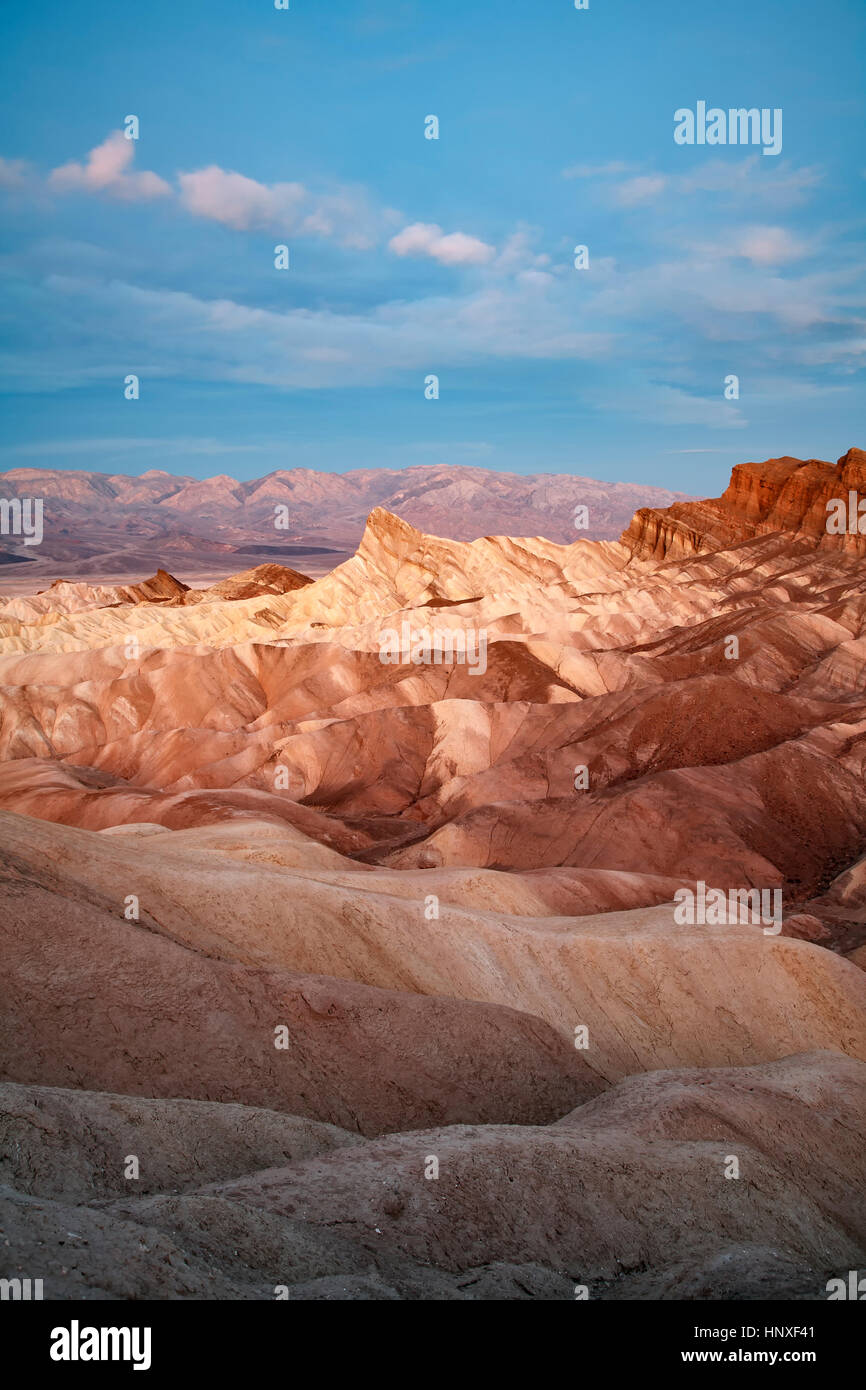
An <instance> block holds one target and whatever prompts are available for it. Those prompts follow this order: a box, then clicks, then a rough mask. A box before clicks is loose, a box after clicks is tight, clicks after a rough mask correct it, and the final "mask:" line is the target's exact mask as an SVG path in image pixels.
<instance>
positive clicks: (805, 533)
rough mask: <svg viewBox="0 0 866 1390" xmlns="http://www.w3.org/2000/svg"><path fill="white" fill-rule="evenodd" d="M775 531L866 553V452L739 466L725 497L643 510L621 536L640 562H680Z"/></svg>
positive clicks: (832, 547)
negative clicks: (827, 459)
mask: <svg viewBox="0 0 866 1390" xmlns="http://www.w3.org/2000/svg"><path fill="white" fill-rule="evenodd" d="M852 494H853V497H854V501H853V504H852V502H851V497H852ZM860 502H863V503H864V507H863V510H862V512H861V511H859V504H860ZM828 504H830V506H829V509H828ZM843 512H844V516H843ZM828 524H829V526H830V529H828ZM840 528H841V529H840ZM776 531H782V532H786V533H787V534H789V535H790V536H792V537H793V538H795V539H796V540H798V541H803V542H805V543H807V544H809V545H812V546H816V547H817V548H819V549H821V550H841V551H843V552H845V553H846V554H850V555H866V452H864V451H863V450H862V449H849V450H848V452H847V453H846V454H844V455H843V456H842V458H840V459H839V461H838V463H836V464H835V465H834V464H831V463H824V462H822V461H821V460H820V459H808V460H805V461H804V460H802V459H796V458H790V457H785V458H778V459H767V460H766V461H765V462H764V463H740V464H737V466H736V467H735V468H734V470H733V472H732V474H731V481H730V483H729V485H728V488H727V490H726V491H725V492H724V493H723V494H722V496H721V497H718V498H712V499H709V500H707V501H703V502H677V503H675V504H674V505H673V506H671V507H667V508H665V509H664V510H659V509H657V508H642V509H641V510H640V511H638V512H637V513H636V515H635V516H634V518H633V520H632V522H631V525H630V526H628V527H627V529H626V530H625V531H624V532H623V535H622V541H623V544H625V545H627V546H628V547H629V548H630V550H631V552H632V554H633V556H634V557H635V558H637V559H644V560H646V559H650V560H656V561H661V560H668V559H670V560H677V559H682V558H683V557H684V556H688V555H693V554H698V553H701V552H704V551H708V550H721V549H723V548H724V547H726V546H730V545H735V544H736V543H737V542H738V541H743V540H748V539H750V538H751V537H753V536H760V535H767V534H769V533H771V532H776Z"/></svg>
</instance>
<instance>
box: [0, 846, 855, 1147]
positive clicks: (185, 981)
mask: <svg viewBox="0 0 866 1390" xmlns="http://www.w3.org/2000/svg"><path fill="white" fill-rule="evenodd" d="M66 833H68V832H66ZM75 833H76V834H77V835H78V836H79V837H80V836H81V835H82V833H83V832H75ZM87 838H92V839H93V840H94V841H96V842H97V843H98V844H101V845H105V846H110V847H114V846H115V845H117V844H118V841H123V839H124V837H116V838H115V837H103V836H92V837H89V836H88V837H87ZM168 838H169V836H168V835H167V834H164V835H160V836H156V837H153V841H151V839H150V838H144V839H142V838H140V837H138V836H132V837H129V842H128V844H126V845H125V846H123V845H122V846H121V848H122V849H123V851H124V853H125V855H126V856H127V862H128V863H133V862H134V861H135V859H136V858H137V856H138V855H139V854H140V853H141V852H142V851H143V850H144V847H145V846H146V845H148V844H150V843H152V842H153V843H160V844H161V843H163V842H164V841H165V840H166V839H168ZM209 862H210V863H211V864H212V865H213V864H215V863H216V862H218V860H217V856H216V855H215V854H214V853H213V852H208V851H199V852H198V864H199V868H200V870H201V871H202V882H203V881H204V880H205V879H206V878H207V877H208V863H209ZM231 865H232V861H231V860H228V862H227V864H226V867H227V868H228V870H229V875H230V876H232V867H231ZM244 869H245V870H246V872H244ZM235 871H236V872H239V873H240V876H241V877H240V881H241V884H242V885H243V886H244V888H246V887H249V886H251V885H252V884H253V883H254V882H255V880H256V878H257V877H258V876H259V874H260V873H261V872H262V870H261V868H260V867H259V866H257V865H256V864H255V863H252V864H249V865H247V866H243V865H236V866H235ZM223 886H224V885H220V887H219V888H218V890H217V898H214V899H210V900H208V901H207V902H203V904H202V908H203V914H204V916H207V915H208V914H210V912H211V911H212V910H213V906H214V903H215V902H216V901H217V900H218V898H219V895H220V893H221V890H222V887H223ZM0 889H2V907H0V914H2V923H3V928H2V932H0V1001H2V1012H3V1017H4V1047H3V1076H4V1078H5V1079H6V1080H9V1081H15V1082H19V1083H28V1084H38V1085H48V1086H63V1087H82V1088H85V1089H91V1090H105V1091H112V1092H121V1093H125V1094H129V1095H137V1096H150V1097H163V1098H173V1097H195V1098H198V1099H202V1100H213V1101H224V1102H235V1103H242V1104H245V1105H253V1106H266V1107H268V1108H269V1109H275V1110H280V1111H284V1112H287V1113H291V1114H295V1115H301V1116H306V1117H308V1118H311V1119H316V1120H320V1121H325V1122H327V1123H330V1124H336V1125H339V1126H341V1127H342V1128H348V1129H351V1130H353V1131H357V1132H360V1133H365V1134H375V1133H380V1132H382V1131H383V1130H390V1129H398V1128H401V1127H406V1126H418V1125H430V1124H437V1123H443V1122H444V1123H452V1122H457V1121H463V1120H472V1121H475V1120H478V1121H481V1122H485V1123H486V1122H489V1121H495V1120H501V1119H512V1118H514V1117H519V1118H520V1119H521V1121H522V1122H525V1123H530V1124H534V1123H542V1122H545V1121H548V1120H550V1119H553V1118H556V1117H557V1116H558V1115H561V1114H563V1113H564V1112H565V1111H566V1110H568V1109H570V1108H571V1107H572V1106H573V1105H574V1104H577V1103H579V1102H580V1101H581V1100H583V1099H585V1098H586V1097H587V1096H589V1095H592V1094H596V1093H597V1092H598V1091H599V1090H600V1089H603V1087H604V1085H605V1082H604V1079H603V1078H602V1077H600V1076H599V1075H598V1074H597V1073H596V1072H595V1071H594V1070H593V1069H592V1068H591V1067H590V1066H589V1065H588V1063H587V1061H586V1060H585V1057H586V1054H585V1053H581V1052H578V1051H577V1050H576V1049H575V1048H574V1046H573V1045H572V1043H571V1042H569V1041H568V1040H566V1039H563V1038H561V1037H560V1036H558V1035H557V1034H556V1032H555V1031H554V1030H553V1029H552V1028H551V1027H550V1025H548V1024H546V1023H544V1022H543V1021H542V1020H541V1019H539V1018H531V1017H528V1016H526V1015H525V1014H522V1013H519V1012H516V1011H514V1010H512V1009H510V1008H503V1007H497V1006H491V1005H489V1004H485V1003H476V1002H472V1001H461V1000H459V999H455V998H434V997H427V996H422V995H420V994H413V993H406V992H405V991H399V990H386V989H377V988H371V987H369V986H366V985H364V984H361V983H356V982H353V981H351V980H349V979H334V978H323V976H322V975H321V974H314V973H312V972H306V971H303V972H301V971H289V970H287V969H285V968H282V967H280V966H279V965H278V963H277V960H276V955H277V953H274V959H273V960H272V961H270V962H269V961H267V960H265V959H262V958H260V960H259V961H258V963H257V964H255V965H251V964H245V963H244V962H243V961H242V960H240V958H239V955H235V956H232V955H231V954H230V953H229V952H223V953H221V952H219V951H218V950H216V949H215V948H214V946H213V943H212V942H211V943H210V944H208V943H206V942H205V941H204V940H202V941H201V942H200V943H198V944H195V943H194V942H193V937H194V936H195V935H196V933H195V932H194V931H193V932H192V933H190V935H189V940H187V941H184V940H183V934H182V933H180V932H177V931H176V930H175V923H174V921H173V920H171V919H172V917H173V914H172V913H171V912H169V913H168V914H167V918H168V920H164V921H157V920H156V919H154V917H153V916H152V915H151V913H150V911H149V910H148V909H147V908H146V907H145V906H144V902H143V903H142V914H141V922H140V923H136V922H132V921H127V920H125V918H124V915H123V914H124V911H125V910H126V904H125V903H124V902H117V901H114V902H112V901H111V894H110V893H109V892H104V891H101V890H100V889H99V887H98V886H92V887H90V888H86V889H85V888H80V887H79V888H75V887H74V886H73V884H72V882H71V881H70V880H69V879H68V877H65V876H64V875H63V874H62V873H61V872H58V871H52V870H51V869H49V868H47V867H46V865H45V862H44V860H43V861H42V863H41V865H40V864H38V863H37V862H36V861H35V860H34V862H33V864H32V866H28V865H27V864H26V863H25V862H24V861H23V860H21V859H20V858H18V857H17V856H14V855H9V854H4V857H3V864H2V879H0ZM130 891H131V892H134V891H135V889H134V888H131V889H130ZM283 892H285V888H284V889H283ZM124 896H126V895H124ZM233 906H234V905H233V904H231V903H225V904H224V907H223V909H222V910H226V909H227V910H229V911H231V910H232V909H233ZM256 906H257V908H258V907H259V906H260V904H257V905H256ZM255 910H256V909H254V911H255ZM207 935H208V932H207V930H206V929H205V930H203V931H202V933H201V936H202V938H204V937H206V936H207ZM851 969H852V971H853V967H851ZM854 973H859V972H854ZM282 1028H285V1029H286V1033H285V1034H279V1035H278V1034H277V1033H276V1031H275V1030H277V1029H282ZM278 1037H279V1040H280V1041H284V1042H286V1044H287V1045H286V1046H285V1047H280V1048H278V1047H277V1046H276V1041H277V1040H278ZM467 1059H471V1064H470V1062H469V1061H468V1060H467Z"/></svg>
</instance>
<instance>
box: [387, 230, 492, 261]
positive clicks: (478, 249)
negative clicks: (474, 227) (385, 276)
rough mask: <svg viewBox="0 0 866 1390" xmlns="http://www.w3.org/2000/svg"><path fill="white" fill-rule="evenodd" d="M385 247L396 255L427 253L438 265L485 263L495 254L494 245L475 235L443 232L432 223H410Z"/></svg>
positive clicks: (424, 254) (422, 254) (423, 254)
mask: <svg viewBox="0 0 866 1390" xmlns="http://www.w3.org/2000/svg"><path fill="white" fill-rule="evenodd" d="M388 248H389V250H391V251H393V252H394V254H395V255H397V256H430V257H431V258H432V259H433V260H434V261H439V262H440V263H441V264H442V265H486V263H487V262H488V261H491V260H492V259H493V257H494V256H495V255H496V248H495V247H493V246H488V245H487V243H486V242H484V241H479V240H478V238H477V237H474V236H467V235H466V234H465V232H449V233H448V234H447V235H446V234H445V233H444V232H443V231H442V228H441V227H439V226H437V225H436V223H435V222H413V223H412V224H411V226H409V227H404V228H403V230H402V232H398V233H397V235H396V236H393V237H392V238H391V240H390V241H389V242H388Z"/></svg>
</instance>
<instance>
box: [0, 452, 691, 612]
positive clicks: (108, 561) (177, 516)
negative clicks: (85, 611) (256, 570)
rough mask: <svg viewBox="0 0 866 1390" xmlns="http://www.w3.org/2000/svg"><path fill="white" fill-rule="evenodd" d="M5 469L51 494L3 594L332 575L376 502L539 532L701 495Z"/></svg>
mask: <svg viewBox="0 0 866 1390" xmlns="http://www.w3.org/2000/svg"><path fill="white" fill-rule="evenodd" d="M0 478H2V487H3V493H2V495H3V496H4V497H6V498H18V499H26V498H28V497H33V496H38V497H40V498H42V499H43V502H44V511H45V528H44V529H45V535H44V539H43V541H42V543H41V545H39V546H38V547H36V546H31V545H27V544H26V543H25V542H24V540H23V539H22V538H20V537H16V536H14V535H8V536H7V535H0V597H2V596H3V595H14V594H32V593H34V592H35V591H36V590H37V589H40V588H46V587H47V586H48V585H49V584H50V583H51V582H52V581H53V580H55V579H57V578H58V577H59V576H61V575H62V576H63V577H64V578H66V577H68V578H76V579H87V580H88V581H89V582H90V583H112V582H115V583H116V582H118V581H121V582H123V581H126V580H132V581H134V580H138V579H141V577H142V576H143V575H145V574H147V573H149V572H150V571H151V570H155V569H158V568H162V567H165V568H168V569H170V570H171V572H172V573H173V574H177V575H178V576H179V577H180V578H181V579H183V580H186V582H187V583H189V584H196V585H204V584H206V583H208V582H210V581H213V580H216V579H223V578H224V577H225V576H226V575H227V574H229V573H231V572H237V571H238V570H244V569H247V568H250V567H252V566H258V565H260V564H263V563H283V564H287V565H288V566H289V567H290V568H294V567H295V566H298V565H299V566H301V568H303V569H304V571H305V573H308V574H310V575H312V576H314V577H321V576H322V575H324V574H327V573H328V572H329V571H330V570H332V569H334V567H335V566H336V565H338V564H340V563H341V562H342V561H344V560H347V559H349V558H350V556H352V555H353V554H354V553H355V550H356V549H357V546H358V542H359V541H360V539H361V536H362V535H363V532H364V525H365V521H366V518H367V516H368V515H369V513H370V512H371V511H372V510H373V509H374V508H375V507H383V508H384V509H385V510H386V511H392V512H397V513H399V515H400V516H401V517H403V519H404V520H405V521H409V522H411V523H412V524H413V525H415V526H417V527H419V528H420V529H421V530H423V531H428V532H432V533H433V534H434V535H447V536H451V537H453V539H455V540H475V539H476V538H477V537H479V536H481V535H483V534H484V533H485V531H494V532H496V533H497V534H502V535H512V536H514V535H524V534H527V533H532V532H536V531H537V532H539V533H540V534H542V535H545V536H548V537H549V538H550V540H554V541H559V542H570V541H573V540H576V539H577V538H578V537H582V538H583V539H586V540H617V539H618V537H619V535H620V532H621V531H622V530H623V528H624V527H625V526H627V525H628V523H629V521H630V520H631V518H632V515H633V514H634V512H635V511H636V510H637V509H638V507H645V506H646V507H666V506H668V505H669V504H670V503H673V502H677V501H685V500H687V499H686V498H685V497H684V496H683V494H681V493H676V492H668V491H667V490H666V489H664V488H657V487H641V486H638V485H637V484H635V483H602V482H597V481H596V480H595V479H593V478H580V477H573V476H571V475H564V474H555V473H536V474H533V475H531V476H522V475H519V474H516V473H502V472H493V471H491V470H488V469H484V468H452V467H450V466H448V465H442V466H430V467H417V468H402V469H392V468H367V469H361V468H356V469H350V470H349V471H348V472H345V473H315V472H313V471H312V470H310V469H308V468H292V469H280V470H277V471H276V472H274V473H269V474H268V476H267V477H264V478H254V479H252V480H250V481H248V482H238V481H237V480H236V479H234V478H229V477H225V476H219V477H215V478H205V479H198V478H186V477H179V476H178V475H177V474H173V473H165V472H163V471H162V470H160V469H151V470H150V471H148V472H146V473H142V474H141V475H140V476H138V477H128V476H127V475H125V474H104V473H88V472H77V471H74V470H71V469H62V470H59V469H41V468H16V469H12V470H11V471H9V472H6V473H3V474H0ZM579 507H584V508H586V512H585V514H580V513H577V508H579Z"/></svg>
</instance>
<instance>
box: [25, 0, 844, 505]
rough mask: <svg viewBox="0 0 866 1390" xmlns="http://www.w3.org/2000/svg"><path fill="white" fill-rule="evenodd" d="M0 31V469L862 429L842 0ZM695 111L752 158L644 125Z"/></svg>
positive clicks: (248, 467) (839, 439) (60, 25)
mask: <svg viewBox="0 0 866 1390" xmlns="http://www.w3.org/2000/svg"><path fill="white" fill-rule="evenodd" d="M2 27H3V44H2V56H0V79H2V80H0V93H2V95H0V110H2V120H0V131H2V137H0V207H2V231H0V294H2V310H0V390H2V396H0V411H2V438H0V468H14V467H24V466H37V467H70V468H95V469H99V470H101V471H105V472H131V473H138V472H143V471H144V470H145V469H148V468H165V469H168V470H170V471H172V472H179V473H187V474H192V475H195V476H200V477H204V476H208V475H211V474H214V473H228V474H230V475H232V476H234V477H237V478H247V477H253V476H257V475H259V474H262V473H266V472H268V471H270V470H271V469H273V468H291V467H307V468H320V469H338V470H342V469H347V468H357V467H381V466H386V467H406V466H411V465H419V464H442V463H452V464H475V465H479V466H483V467H486V468H502V469H508V470H511V471H517V472H544V471H556V472H572V473H579V474H584V475H589V476H593V477H599V478H608V479H611V480H624V481H637V482H644V483H655V484H659V485H666V486H670V487H674V488H680V489H682V490H685V491H689V492H694V493H700V494H715V493H717V492H718V491H720V490H721V488H722V487H723V486H724V485H725V483H726V482H727V477H728V474H729V470H730V468H731V466H732V465H733V464H734V463H736V462H738V461H740V460H743V459H753V458H765V457H767V456H770V455H779V454H784V453H793V454H796V455H800V456H802V457H809V456H817V457H823V458H836V457H837V456H838V455H839V454H841V453H842V452H843V451H844V450H845V449H846V448H848V447H849V446H850V445H852V444H858V445H860V446H863V445H864V444H866V429H864V425H866V412H864V410H863V398H864V392H863V385H864V365H866V269H864V266H866V257H864V221H866V149H864V130H866V111H864V95H863V90H864V89H863V61H864V56H866V42H864V35H866V7H864V6H863V4H862V0H822V3H821V4H820V5H818V4H814V3H811V2H808V3H807V0H762V3H761V5H760V6H756V5H755V3H754V0H731V3H727V4H725V5H720V4H716V5H710V4H706V3H699V0H660V3H656V4H651V3H648V0H616V2H615V0H590V7H589V9H588V10H585V11H576V10H575V9H574V6H573V0H507V2H504V3H495V2H494V0H472V3H469V2H468V0H437V3H420V0H419V2H418V3H415V2H414V0H390V3H387V4H386V3H384V0H329V2H328V3H325V0H291V8H290V9H289V10H288V11H278V10H275V9H274V7H273V0H236V3H228V0H214V2H213V3H205V2H204V0H184V4H183V5H182V6H181V5H178V4H177V3H176V0H171V2H170V3H165V2H164V0H149V3H148V4H147V5H146V6H129V5H118V4H116V3H115V2H114V0H112V3H108V0H86V3H85V0H71V2H70V3H65V4H62V5H54V6H41V5H33V4H32V3H31V0H26V3H25V0H7V3H6V4H5V6H4V11H3V19H2ZM698 101H706V102H707V104H708V106H711V107H712V106H718V107H720V108H722V109H728V108H730V107H757V108H770V109H775V108H781V110H782V112H783V126H782V129H783V142H782V150H781V152H780V153H779V154H778V155H777V156H773V155H764V154H763V153H762V150H761V147H760V146H754V147H753V146H745V147H744V146H739V145H731V146H714V147H709V146H703V147H699V146H696V145H695V146H679V145H677V144H675V142H674V140H673V130H674V112H675V110H677V109H678V108H684V107H688V108H692V109H694V108H695V107H696V104H697V102H698ZM130 114H134V115H136V116H137V117H138V118H139V121H140V132H139V139H138V140H137V141H136V140H131V141H128V140H126V139H125V138H124V137H123V134H122V129H123V122H124V118H125V117H126V116H128V115H130ZM431 114H433V115H436V116H437V117H438V119H439V122H440V138H439V139H438V140H435V141H434V140H426V139H425V138H424V120H425V117H426V116H428V115H431ZM281 243H285V244H287V245H288V246H289V248H290V258H291V266H290V269H289V270H287V271H280V270H276V269H275V267H274V247H275V246H276V245H277V244H281ZM577 244H584V245H586V246H587V247H588V248H589V267H588V268H587V269H584V270H576V269H575V268H574V265H573V249H574V247H575V245H577ZM129 373H135V374H137V375H138V376H139V377H140V382H141V388H140V389H141V394H140V399H138V400H136V401H128V400H126V399H124V394H123V382H124V378H125V377H126V376H127V374H129ZM429 374H436V375H437V376H438V377H439V382H440V396H439V399H438V400H427V399H425V395H424V381H425V378H426V377H427V376H428V375H429ZM729 374H735V375H736V376H737V377H738V378H739V391H740V395H739V399H738V400H726V399H725V396H724V387H725V378H726V377H727V376H728V375H729Z"/></svg>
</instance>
